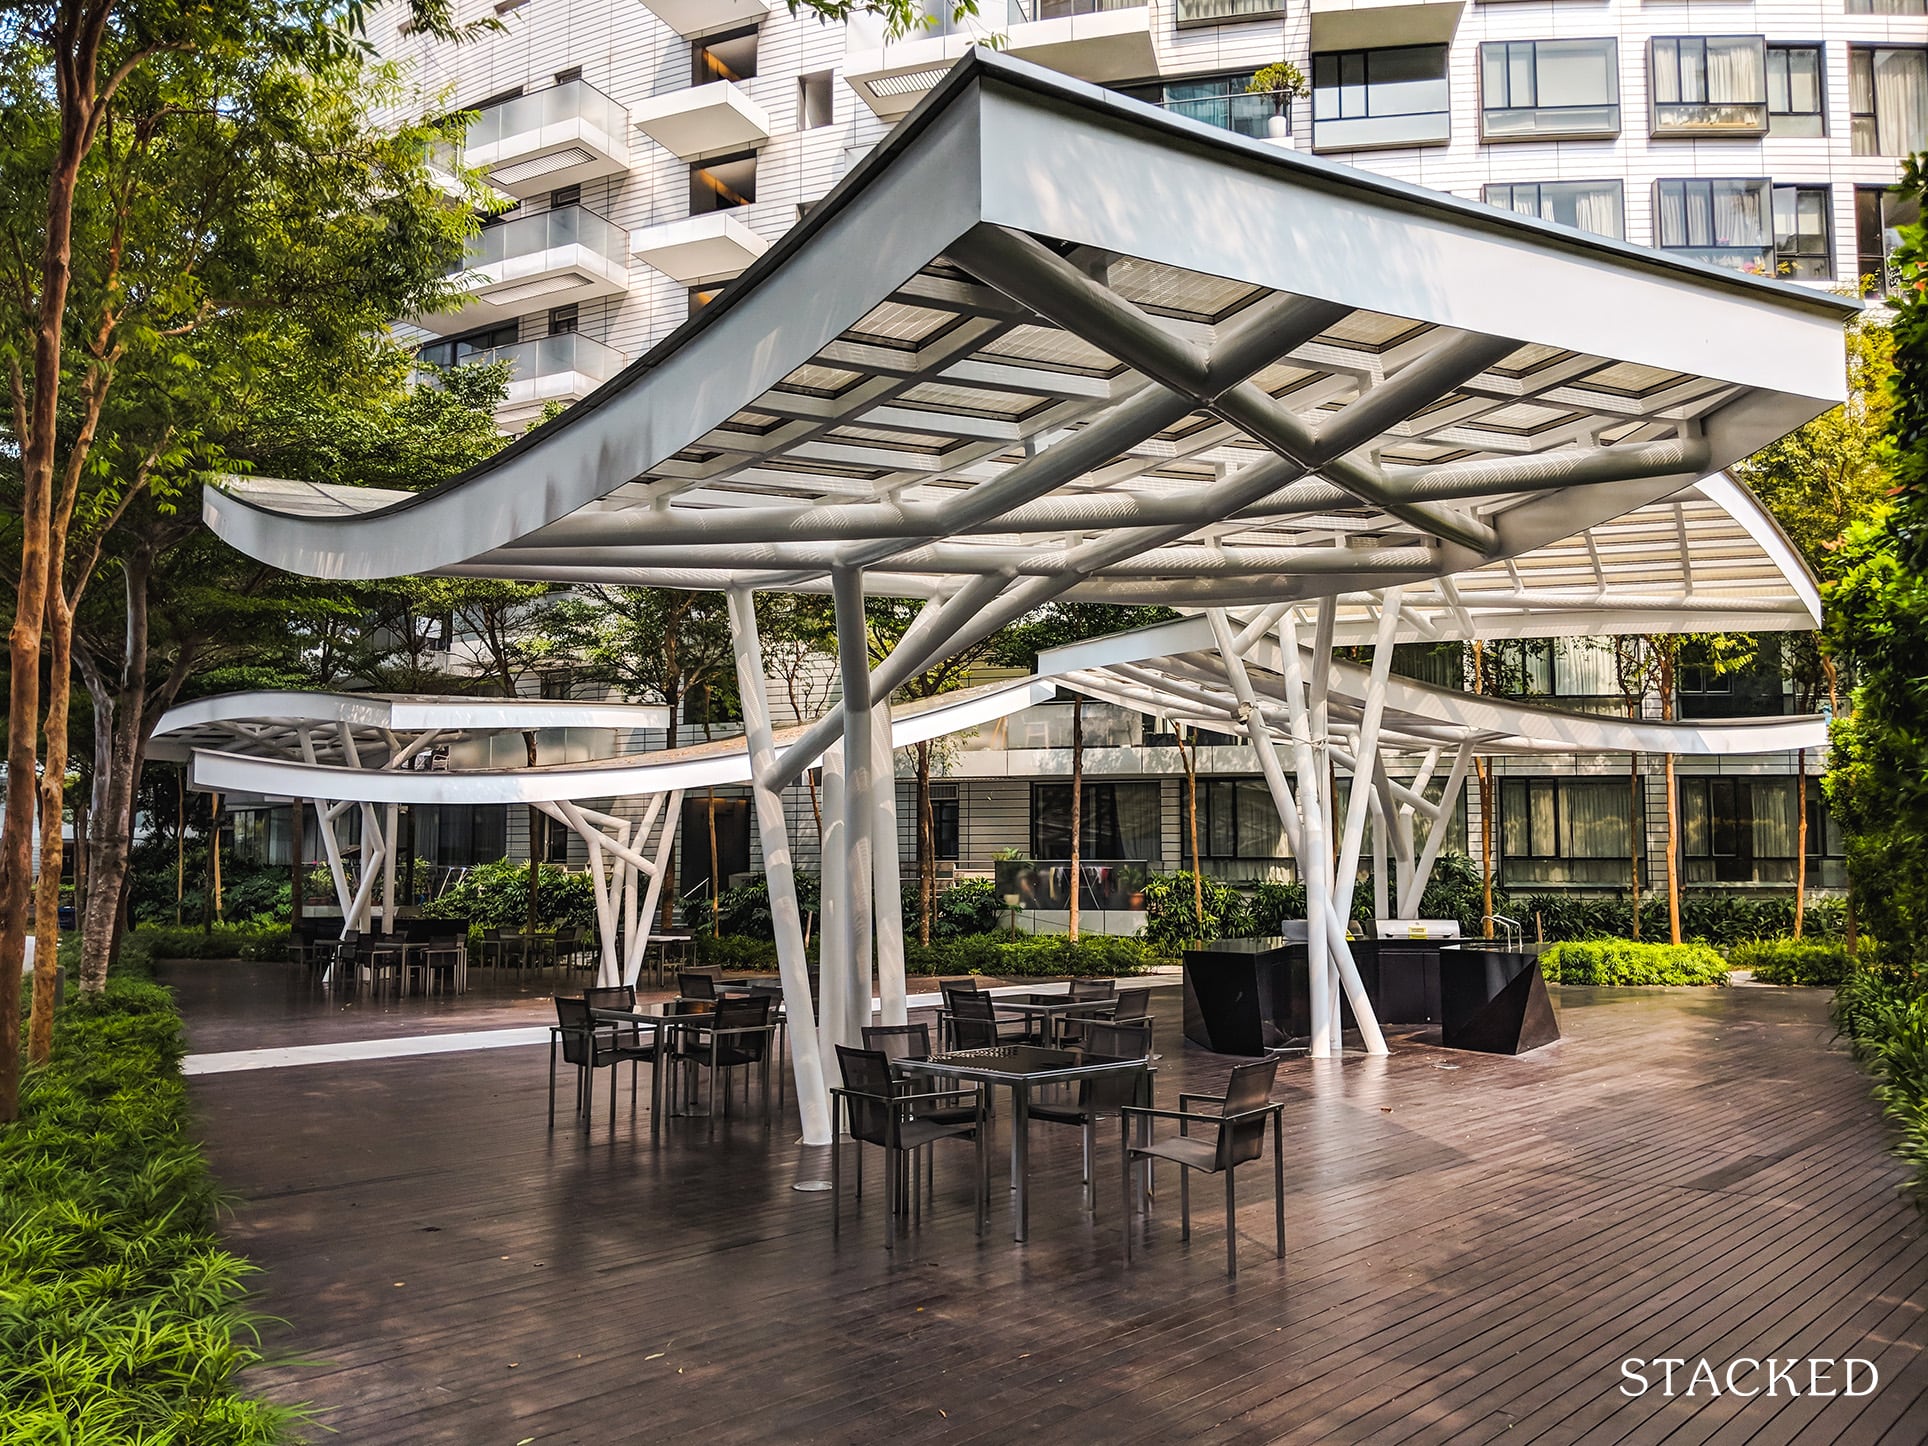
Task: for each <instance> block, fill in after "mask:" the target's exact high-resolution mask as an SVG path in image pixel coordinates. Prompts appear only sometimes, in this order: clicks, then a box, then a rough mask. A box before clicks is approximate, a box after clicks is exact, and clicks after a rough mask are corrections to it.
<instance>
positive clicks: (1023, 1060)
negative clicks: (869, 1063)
mask: <svg viewBox="0 0 1928 1446" xmlns="http://www.w3.org/2000/svg"><path fill="white" fill-rule="evenodd" d="M892 1064H893V1065H895V1067H896V1068H898V1069H900V1070H904V1071H906V1072H908V1073H911V1074H930V1075H943V1076H945V1077H946V1078H949V1079H979V1080H987V1081H991V1082H999V1081H1024V1080H1040V1079H1077V1078H1080V1077H1082V1076H1085V1075H1095V1074H1110V1073H1112V1072H1114V1071H1117V1070H1132V1069H1145V1068H1148V1067H1149V1061H1146V1060H1142V1059H1101V1060H1091V1059H1086V1058H1085V1057H1084V1056H1082V1055H1079V1054H1074V1053H1073V1052H1072V1051H1070V1050H1068V1049H1047V1048H1045V1047H1044V1046H1042V1045H1036V1044H999V1045H989V1046H986V1047H985V1048H983V1049H954V1050H951V1051H950V1052H949V1053H947V1054H934V1055H932V1056H931V1057H930V1058H929V1059H900V1060H893V1061H892Z"/></svg>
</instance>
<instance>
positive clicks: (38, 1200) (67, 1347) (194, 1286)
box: [0, 977, 295, 1446]
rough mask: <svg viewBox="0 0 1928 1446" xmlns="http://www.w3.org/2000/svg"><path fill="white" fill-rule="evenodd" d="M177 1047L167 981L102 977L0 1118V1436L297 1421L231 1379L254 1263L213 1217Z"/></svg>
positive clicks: (199, 1434)
mask: <svg viewBox="0 0 1928 1446" xmlns="http://www.w3.org/2000/svg"><path fill="white" fill-rule="evenodd" d="M182 1051H183V1040H182V1034H181V1021H180V1016H179V1015H178V1014H176V1013H175V1010H174V1005H173V1001H172V999H171V997H170V996H169V994H168V992H167V991H166V990H165V989H162V988H160V987H159V986H157V985H154V984H150V983H146V982H144V981H138V980H133V979H128V978H122V977H116V978H114V979H111V980H110V981H109V983H108V987H107V990H106V992H105V993H104V994H103V995H102V996H100V997H99V998H98V999H86V998H82V999H78V1000H76V1001H75V1002H73V1003H72V1004H70V1005H68V1006H67V1007H66V1008H65V1009H63V1010H61V1011H60V1013H59V1014H58V1015H57V1016H56V1020H55V1041H54V1059H53V1063H52V1064H50V1065H48V1066H47V1067H45V1068H42V1069H37V1070H33V1071H30V1072H29V1073H28V1075H27V1077H26V1080H25V1082H24V1084H23V1089H22V1101H21V1102H22V1107H23V1117H22V1119H21V1121H20V1122H18V1123H16V1124H12V1125H8V1126H5V1127H3V1128H0V1200H5V1202H6V1220H7V1225H6V1228H5V1230H4V1231H0V1440H5V1441H7V1442H10V1443H12V1442H17V1443H20V1446H30V1443H48V1446H52V1443H56V1442H59V1443H67V1442H83V1441H84V1442H87V1443H88V1446H118V1443H129V1446H132V1443H134V1442H162V1441H178V1442H193V1443H195V1446H244V1443H258V1442H272V1441H277V1440H281V1439H284V1438H285V1435H286V1431H287V1429H288V1427H289V1426H290V1425H291V1424H292V1422H293V1421H294V1419H295V1413H293V1412H289V1411H287V1410H285V1409H282V1408H280V1407H275V1406H270V1405H267V1404H264V1403H262V1402H258V1401H251V1400H248V1399H247V1398H245V1397H243V1396H241V1395H240V1394H238V1393H237V1391H236V1390H235V1387H234V1378H235V1375H236V1373H237V1372H239V1371H241V1370H242V1369H243V1368H245V1367H247V1366H248V1365H251V1364H253V1363H254V1362H255V1361H258V1360H259V1359H261V1356H260V1352H259V1350H258V1349H257V1345H256V1334H255V1320H254V1317H252V1316H251V1315H250V1314H249V1313H248V1312H247V1311H246V1309H245V1308H244V1307H243V1305H242V1298H243V1295H244V1293H245V1286H244V1281H245V1280H246V1278H247V1276H248V1275H249V1274H250V1272H251V1271H252V1269H253V1267H251V1266H249V1265H248V1264H247V1262H246V1261H244V1260H242V1259H241V1258H240V1257H238V1256H235V1255H232V1254H230V1253H228V1252H227V1251H225V1250H223V1249H222V1248H221V1243H220V1240H219V1238H218V1236H217V1235H216V1233H215V1230H214V1205H215V1194H214V1188H213V1184H212V1182H211V1181H210V1179H209V1177H208V1173H207V1168H206V1166H205V1164H204V1163H203V1161H202V1158H201V1153H200V1150H199V1148H198V1147H197V1146H196V1145H195V1143H194V1139H193V1136H192V1134H191V1132H190V1130H189V1127H188V1111H187V1094H186V1089H185V1087H184V1085H183V1083H182V1080H181V1074H180V1061H181V1054H182Z"/></svg>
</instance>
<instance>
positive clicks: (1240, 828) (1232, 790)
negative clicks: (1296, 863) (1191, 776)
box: [1198, 778, 1291, 859]
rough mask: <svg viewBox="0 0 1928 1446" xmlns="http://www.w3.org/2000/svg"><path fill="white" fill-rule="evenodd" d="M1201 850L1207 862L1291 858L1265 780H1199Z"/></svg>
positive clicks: (1277, 810) (1199, 843)
mask: <svg viewBox="0 0 1928 1446" xmlns="http://www.w3.org/2000/svg"><path fill="white" fill-rule="evenodd" d="M1198 849H1199V852H1200V853H1201V854H1203V855H1204V856H1205V857H1206V858H1208V859H1283V858H1289V857H1291V850H1290V849H1289V848H1288V847H1287V846H1286V842H1285V829H1284V827H1283V826H1282V825H1281V824H1280V823H1279V807H1278V805H1277V804H1275V803H1274V802H1272V793H1271V790H1270V789H1268V788H1267V787H1266V786H1265V780H1264V779H1262V778H1201V779H1199V781H1198Z"/></svg>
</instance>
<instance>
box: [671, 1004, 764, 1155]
mask: <svg viewBox="0 0 1928 1446" xmlns="http://www.w3.org/2000/svg"><path fill="white" fill-rule="evenodd" d="M775 1002H776V1000H775V997H774V996H772V995H769V994H738V995H726V996H725V997H723V998H722V999H719V1000H717V1001H716V1007H715V1008H714V1009H713V1010H712V1011H711V1019H712V1020H713V1021H714V1022H713V1023H711V1022H707V1021H706V1022H705V1023H703V1024H702V1025H700V1026H698V1027H697V1028H695V1029H688V1030H683V1031H681V1037H680V1041H679V1043H678V1044H677V1056H678V1058H680V1059H681V1060H682V1061H683V1065H684V1068H685V1069H686V1070H687V1071H689V1072H690V1073H691V1074H692V1075H693V1074H694V1073H695V1071H696V1070H698V1069H708V1070H709V1072H710V1105H709V1111H710V1133H712V1134H714V1133H715V1132H716V1086H717V1083H718V1080H719V1077H720V1079H721V1083H722V1085H723V1113H724V1114H725V1115H728V1114H729V1112H730V1078H731V1075H730V1072H731V1071H732V1070H736V1069H741V1070H742V1071H743V1072H744V1093H745V1097H746V1098H747V1097H748V1092H749V1072H750V1070H751V1069H757V1070H759V1071H760V1072H761V1074H762V1078H763V1107H764V1108H763V1113H764V1116H765V1118H766V1119H767V1118H768V1117H769V1113H770V1041H771V1039H772V1037H773V1036H774V1035H775V1033H776V1024H775V1022H774V1021H773V1020H772V1019H771V1017H770V1012H771V1006H772V1005H773V1004H775ZM690 1093H691V1097H694V1091H691V1092H690Z"/></svg>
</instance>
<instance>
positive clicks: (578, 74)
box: [555, 65, 582, 85]
mask: <svg viewBox="0 0 1928 1446" xmlns="http://www.w3.org/2000/svg"><path fill="white" fill-rule="evenodd" d="M555 79H556V84H557V85H567V84H569V82H570V81H572V80H581V79H582V67H581V66H580V65H571V66H569V67H567V68H566V69H563V70H558V71H557V72H556V77H555Z"/></svg>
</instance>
